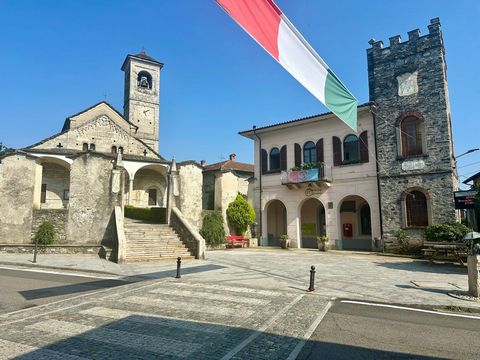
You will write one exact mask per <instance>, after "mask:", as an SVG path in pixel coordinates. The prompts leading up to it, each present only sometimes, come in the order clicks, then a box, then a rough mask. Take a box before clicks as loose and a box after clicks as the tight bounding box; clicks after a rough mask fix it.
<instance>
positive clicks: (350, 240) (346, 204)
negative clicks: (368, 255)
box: [338, 195, 373, 250]
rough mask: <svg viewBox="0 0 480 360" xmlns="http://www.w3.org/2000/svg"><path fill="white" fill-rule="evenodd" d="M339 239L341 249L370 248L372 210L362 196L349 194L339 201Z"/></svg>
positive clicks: (371, 241) (371, 240) (371, 244)
mask: <svg viewBox="0 0 480 360" xmlns="http://www.w3.org/2000/svg"><path fill="white" fill-rule="evenodd" d="M338 215H339V219H340V225H339V226H340V229H339V234H340V239H341V242H340V243H341V244H340V246H341V249H342V250H371V249H372V248H373V237H372V211H371V208H370V204H369V203H368V202H367V200H365V199H364V198H363V197H361V196H358V195H349V196H347V197H345V198H343V200H342V201H341V202H340V203H339V207H338Z"/></svg>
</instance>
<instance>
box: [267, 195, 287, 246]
mask: <svg viewBox="0 0 480 360" xmlns="http://www.w3.org/2000/svg"><path fill="white" fill-rule="evenodd" d="M265 209H266V212H267V216H266V220H267V240H268V245H269V246H280V237H281V236H282V235H285V234H287V208H286V207H285V205H284V204H283V202H281V201H280V200H276V199H275V200H271V201H270V202H268V203H267V204H266V206H265Z"/></svg>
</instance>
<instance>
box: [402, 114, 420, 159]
mask: <svg viewBox="0 0 480 360" xmlns="http://www.w3.org/2000/svg"><path fill="white" fill-rule="evenodd" d="M400 131H401V138H402V155H403V157H410V156H418V155H422V154H423V122H422V120H420V119H419V118H417V117H415V116H409V117H406V118H405V119H403V120H402V122H401V123H400Z"/></svg>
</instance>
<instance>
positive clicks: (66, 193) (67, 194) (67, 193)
mask: <svg viewBox="0 0 480 360" xmlns="http://www.w3.org/2000/svg"><path fill="white" fill-rule="evenodd" d="M63 200H70V191H69V190H68V189H65V190H63Z"/></svg>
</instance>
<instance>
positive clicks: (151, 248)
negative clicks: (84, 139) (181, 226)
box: [124, 218, 194, 262]
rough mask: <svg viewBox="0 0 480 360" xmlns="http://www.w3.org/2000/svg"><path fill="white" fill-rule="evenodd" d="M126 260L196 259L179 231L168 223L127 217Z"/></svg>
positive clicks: (125, 223)
mask: <svg viewBox="0 0 480 360" xmlns="http://www.w3.org/2000/svg"><path fill="white" fill-rule="evenodd" d="M124 231H125V238H126V256H125V262H142V261H158V260H167V259H176V258H177V257H181V258H182V259H194V256H192V254H191V253H190V251H189V250H188V248H187V247H186V246H185V244H183V243H182V241H181V240H180V239H179V237H178V235H177V233H176V232H175V231H174V230H173V229H172V228H171V227H170V226H169V225H166V224H155V223H148V222H142V221H139V220H131V219H128V218H125V220H124Z"/></svg>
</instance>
